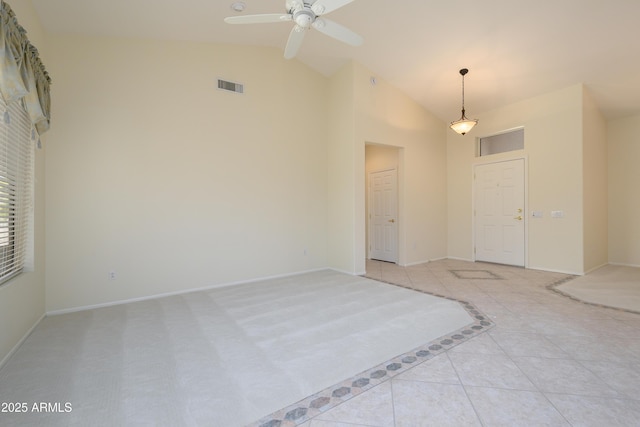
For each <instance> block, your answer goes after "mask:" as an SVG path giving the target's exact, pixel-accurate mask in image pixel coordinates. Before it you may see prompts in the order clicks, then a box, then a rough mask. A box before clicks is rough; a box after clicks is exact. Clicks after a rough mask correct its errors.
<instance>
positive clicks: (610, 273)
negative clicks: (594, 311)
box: [556, 265, 640, 313]
mask: <svg viewBox="0 0 640 427" xmlns="http://www.w3.org/2000/svg"><path fill="white" fill-rule="evenodd" d="M556 289H557V290H559V291H561V292H563V293H566V294H568V295H570V296H572V297H573V298H576V299H579V300H581V301H585V302H588V303H591V304H598V305H604V306H608V307H614V308H620V309H623V310H630V311H635V312H639V313H640V268H638V267H625V266H619V265H607V266H604V267H601V268H599V269H597V270H595V271H593V272H591V273H589V274H586V275H584V276H581V277H578V278H576V279H574V280H571V281H568V282H566V283H564V284H562V285H560V286H558V287H557V288H556Z"/></svg>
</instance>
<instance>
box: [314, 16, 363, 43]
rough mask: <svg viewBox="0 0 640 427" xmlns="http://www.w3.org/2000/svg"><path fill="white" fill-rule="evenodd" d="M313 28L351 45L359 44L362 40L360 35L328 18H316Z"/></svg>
mask: <svg viewBox="0 0 640 427" xmlns="http://www.w3.org/2000/svg"><path fill="white" fill-rule="evenodd" d="M313 28H315V29H316V30H318V31H320V32H321V33H323V34H326V35H328V36H329V37H333V38H334V39H336V40H340V41H341V42H343V43H346V44H349V45H351V46H360V45H361V44H362V43H363V41H364V40H363V39H362V37H360V35H358V34H356V33H354V32H353V31H351V30H350V29H348V28H347V27H343V26H342V25H340V24H338V23H337V22H334V21H332V20H330V19H325V18H317V19H316V20H315V22H314V23H313Z"/></svg>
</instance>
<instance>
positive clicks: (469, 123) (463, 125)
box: [451, 68, 478, 135]
mask: <svg viewBox="0 0 640 427" xmlns="http://www.w3.org/2000/svg"><path fill="white" fill-rule="evenodd" d="M468 72H469V70H467V69H466V68H463V69H462V70H460V75H462V117H460V119H459V120H456V121H455V122H451V129H453V130H454V131H456V132H457V133H459V134H460V135H464V134H465V133H467V132H469V131H470V130H471V129H472V128H473V127H474V126H475V125H476V124H477V123H478V119H475V120H471V119H468V118H467V116H465V115H464V75H465V74H467V73H468Z"/></svg>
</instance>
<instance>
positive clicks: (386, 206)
mask: <svg viewBox="0 0 640 427" xmlns="http://www.w3.org/2000/svg"><path fill="white" fill-rule="evenodd" d="M369 258H370V259H376V260H379V261H387V262H393V263H397V262H398V171H397V170H396V169H389V170H384V171H379V172H371V173H370V174H369Z"/></svg>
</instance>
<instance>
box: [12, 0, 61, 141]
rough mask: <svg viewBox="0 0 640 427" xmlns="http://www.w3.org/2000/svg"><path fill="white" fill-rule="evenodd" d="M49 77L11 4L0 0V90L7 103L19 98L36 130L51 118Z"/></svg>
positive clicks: (44, 126) (45, 127) (39, 129)
mask: <svg viewBox="0 0 640 427" xmlns="http://www.w3.org/2000/svg"><path fill="white" fill-rule="evenodd" d="M50 85H51V78H50V77H49V74H48V73H47V70H46V69H45V68H44V65H43V64H42V61H41V60H40V56H39V55H38V50H37V49H36V48H35V46H33V45H32V44H31V42H30V41H29V39H28V38H27V31H26V30H25V29H24V28H22V26H20V24H19V23H18V20H17V19H16V16H15V14H14V13H13V11H12V10H11V7H10V6H9V5H8V4H7V3H6V2H4V1H2V0H0V94H2V97H3V98H4V101H5V103H6V104H7V105H9V104H11V103H12V102H15V101H18V100H22V102H23V105H24V107H25V109H26V111H27V113H29V118H30V119H31V123H32V124H33V125H34V127H35V128H36V130H37V131H38V133H39V134H42V133H44V132H46V131H47V130H48V129H49V123H50V121H51V97H50V94H49V86H50Z"/></svg>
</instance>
